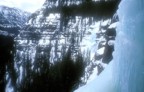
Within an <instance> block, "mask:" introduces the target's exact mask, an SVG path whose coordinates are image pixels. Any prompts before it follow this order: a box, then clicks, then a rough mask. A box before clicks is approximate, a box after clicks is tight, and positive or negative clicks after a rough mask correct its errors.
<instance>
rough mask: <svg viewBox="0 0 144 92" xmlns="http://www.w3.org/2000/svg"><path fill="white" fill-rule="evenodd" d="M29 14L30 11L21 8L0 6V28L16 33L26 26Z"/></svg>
mask: <svg viewBox="0 0 144 92" xmlns="http://www.w3.org/2000/svg"><path fill="white" fill-rule="evenodd" d="M29 16H30V13H28V12H24V11H22V10H20V9H16V8H9V7H7V6H0V17H1V19H0V30H3V31H7V32H9V33H12V34H14V35H16V34H18V30H20V29H21V28H23V27H24V25H25V22H26V21H27V20H28V17H29Z"/></svg>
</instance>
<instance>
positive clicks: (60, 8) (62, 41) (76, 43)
mask: <svg viewBox="0 0 144 92" xmlns="http://www.w3.org/2000/svg"><path fill="white" fill-rule="evenodd" d="M118 3H119V1H92V0H86V1H82V0H46V2H45V3H44V5H43V7H42V8H41V9H40V10H38V11H36V12H35V13H34V14H32V15H31V17H30V19H29V21H28V22H27V23H26V26H25V27H24V29H22V30H20V34H19V35H18V36H17V37H16V38H15V39H14V40H15V42H16V43H15V48H16V51H15V57H14V67H13V70H15V71H14V73H15V74H16V75H17V76H15V78H12V77H10V75H11V74H10V73H7V76H8V78H9V79H8V80H7V81H8V84H7V89H9V86H11V85H12V86H13V89H14V90H17V89H19V88H21V85H22V83H23V81H25V79H26V78H27V77H28V76H29V71H33V72H36V73H39V72H40V71H42V69H43V67H41V65H39V64H40V62H49V63H50V65H54V64H57V62H58V61H61V60H62V59H63V57H64V55H65V53H64V52H67V51H69V50H70V51H71V58H72V59H73V60H74V61H76V60H77V58H76V57H77V56H78V55H79V54H80V55H82V57H83V62H84V63H85V70H84V71H85V74H84V75H83V76H82V77H81V80H82V84H85V83H87V82H89V81H91V80H92V76H93V75H94V76H97V75H99V74H100V73H101V72H102V70H103V69H104V68H105V66H106V65H107V64H108V63H109V62H110V61H111V60H112V52H113V51H114V40H115V36H116V31H115V26H116V23H117V21H118V16H117V15H116V14H115V12H116V9H117V5H118ZM42 57H45V58H47V59H46V60H43V58H42ZM38 58H41V59H40V60H39V61H37V59H38ZM38 63H39V64H38ZM91 75H92V76H91ZM29 77H31V76H29ZM31 80H32V79H31ZM19 85H20V86H19ZM23 88H24V87H23ZM60 92H61V91H60Z"/></svg>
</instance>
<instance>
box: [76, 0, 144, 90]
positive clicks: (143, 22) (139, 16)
mask: <svg viewBox="0 0 144 92" xmlns="http://www.w3.org/2000/svg"><path fill="white" fill-rule="evenodd" d="M143 4H144V0H137V1H136V0H122V2H121V3H120V5H119V9H118V11H117V13H118V16H119V18H120V22H119V24H118V25H117V37H116V43H115V51H114V53H113V56H114V59H113V61H112V62H111V63H110V64H109V65H108V66H107V68H106V69H105V70H104V72H103V73H101V75H100V76H98V77H97V78H96V79H95V80H94V81H92V82H90V83H89V84H87V85H85V86H83V87H81V88H79V89H78V90H76V91H75V92H144V56H143V55H144V39H143V37H144V36H143V35H144V18H143V16H144V6H143Z"/></svg>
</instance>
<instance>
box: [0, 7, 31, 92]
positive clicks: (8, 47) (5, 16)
mask: <svg viewBox="0 0 144 92" xmlns="http://www.w3.org/2000/svg"><path fill="white" fill-rule="evenodd" d="M29 16H30V14H29V13H27V12H23V11H21V10H19V9H16V8H9V7H6V6H0V86H1V88H0V91H1V92H5V91H4V89H5V85H6V81H5V74H6V70H7V71H9V73H10V72H11V73H10V74H11V75H12V76H10V77H13V76H15V75H14V74H12V73H14V72H15V71H14V68H13V67H14V60H13V58H14V37H16V36H17V35H18V33H19V30H20V29H21V28H23V27H24V24H25V22H26V21H27V20H28V17H29Z"/></svg>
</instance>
